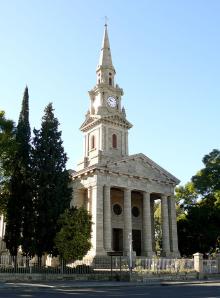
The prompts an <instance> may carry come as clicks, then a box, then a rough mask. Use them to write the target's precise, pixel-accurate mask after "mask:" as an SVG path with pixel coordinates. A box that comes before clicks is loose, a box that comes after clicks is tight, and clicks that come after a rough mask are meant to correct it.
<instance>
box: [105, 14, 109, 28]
mask: <svg viewBox="0 0 220 298" xmlns="http://www.w3.org/2000/svg"><path fill="white" fill-rule="evenodd" d="M108 21H109V18H108V17H107V16H105V27H107V26H108Z"/></svg>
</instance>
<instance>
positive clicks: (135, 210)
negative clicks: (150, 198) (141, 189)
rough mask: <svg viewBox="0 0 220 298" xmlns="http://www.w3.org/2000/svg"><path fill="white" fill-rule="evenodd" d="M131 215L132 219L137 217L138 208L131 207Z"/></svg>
mask: <svg viewBox="0 0 220 298" xmlns="http://www.w3.org/2000/svg"><path fill="white" fill-rule="evenodd" d="M132 214H133V216H134V217H138V216H139V214H140V211H139V209H138V207H133V208H132Z"/></svg>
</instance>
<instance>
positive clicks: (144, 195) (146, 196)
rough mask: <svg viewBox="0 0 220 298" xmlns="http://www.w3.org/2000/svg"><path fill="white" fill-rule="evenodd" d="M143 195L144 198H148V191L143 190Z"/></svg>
mask: <svg viewBox="0 0 220 298" xmlns="http://www.w3.org/2000/svg"><path fill="white" fill-rule="evenodd" d="M143 197H144V199H146V198H147V199H148V198H150V192H149V191H143Z"/></svg>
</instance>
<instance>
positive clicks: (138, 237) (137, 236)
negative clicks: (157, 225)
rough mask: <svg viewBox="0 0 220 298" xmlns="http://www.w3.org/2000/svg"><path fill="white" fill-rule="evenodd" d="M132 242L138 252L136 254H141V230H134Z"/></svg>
mask: <svg viewBox="0 0 220 298" xmlns="http://www.w3.org/2000/svg"><path fill="white" fill-rule="evenodd" d="M132 241H133V242H132V244H133V250H134V251H135V252H136V256H140V255H141V231H140V230H132Z"/></svg>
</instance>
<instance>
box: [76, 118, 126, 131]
mask: <svg viewBox="0 0 220 298" xmlns="http://www.w3.org/2000/svg"><path fill="white" fill-rule="evenodd" d="M100 123H108V124H112V125H117V126H123V127H126V128H131V127H132V124H131V123H130V122H129V121H128V120H127V119H126V118H125V117H123V116H121V115H119V114H112V115H106V116H100V115H96V116H92V117H91V116H90V117H88V118H86V120H85V121H84V122H83V124H82V125H81V127H80V129H81V130H82V131H86V130H87V129H90V128H91V127H93V126H95V125H98V124H100Z"/></svg>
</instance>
